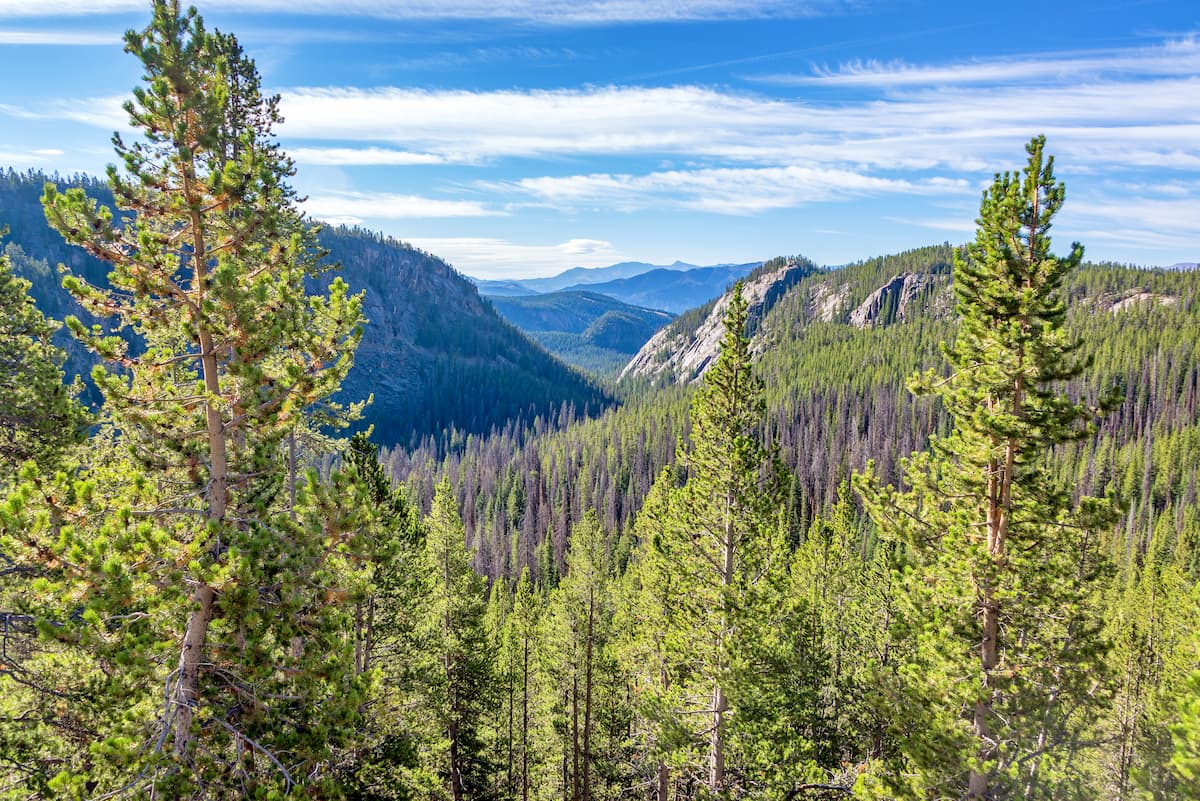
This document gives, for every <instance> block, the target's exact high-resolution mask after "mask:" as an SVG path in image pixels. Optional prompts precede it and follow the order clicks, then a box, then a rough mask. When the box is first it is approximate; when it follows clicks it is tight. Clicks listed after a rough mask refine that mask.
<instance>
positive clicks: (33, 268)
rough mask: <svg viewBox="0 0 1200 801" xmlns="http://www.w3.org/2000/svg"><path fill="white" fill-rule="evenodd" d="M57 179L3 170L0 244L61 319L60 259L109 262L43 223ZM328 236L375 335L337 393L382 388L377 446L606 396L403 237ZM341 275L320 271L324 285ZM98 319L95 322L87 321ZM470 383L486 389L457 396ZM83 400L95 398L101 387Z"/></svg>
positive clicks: (72, 348) (64, 309) (64, 340)
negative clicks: (48, 190) (45, 202)
mask: <svg viewBox="0 0 1200 801" xmlns="http://www.w3.org/2000/svg"><path fill="white" fill-rule="evenodd" d="M47 180H50V176H45V175H43V174H41V173H37V172H29V173H18V172H15V171H14V170H12V169H11V168H10V169H8V170H7V171H6V172H2V173H0V220H4V221H5V224H7V225H8V226H9V229H10V233H9V235H8V237H6V238H5V240H4V242H5V245H6V250H7V252H8V255H9V258H10V260H11V261H12V263H13V268H14V270H15V271H16V273H17V274H18V275H21V276H23V277H25V278H26V279H28V280H29V281H30V282H31V283H32V285H33V286H32V288H31V293H32V294H33V297H34V298H35V299H36V300H37V302H38V305H39V307H41V308H42V309H43V311H44V312H45V313H46V314H47V315H48V316H49V317H52V318H54V319H58V320H62V319H63V318H65V317H66V316H67V315H69V314H79V313H80V310H79V308H78V306H77V305H76V304H75V303H74V301H73V300H72V299H71V297H70V295H69V294H68V293H67V292H66V291H65V290H64V289H63V288H62V286H61V285H60V282H61V277H60V276H59V275H58V271H57V266H58V265H59V264H65V265H66V266H67V267H68V268H69V269H70V271H71V273H72V274H74V275H78V276H80V277H82V278H85V279H86V280H88V281H89V282H91V283H93V284H96V285H104V284H105V283H106V281H107V275H108V269H109V268H108V267H107V266H105V265H104V264H102V263H101V262H99V261H98V260H96V259H95V258H92V257H90V256H88V255H87V254H86V253H85V252H84V251H82V250H80V249H79V248H71V247H68V246H67V245H66V243H65V242H64V241H63V238H62V236H60V235H59V234H58V233H57V232H55V231H53V230H52V229H51V228H50V227H49V226H47V225H46V219H45V215H44V214H43V212H42V207H41V203H40V198H41V194H42V187H43V186H44V184H45V183H46V181H47ZM55 183H57V185H59V186H60V187H61V188H64V189H65V188H66V187H68V186H78V187H82V188H83V189H85V191H87V192H88V194H89V195H90V196H92V197H96V198H97V199H98V200H99V201H100V202H101V203H105V202H107V203H111V194H110V193H109V192H108V190H107V188H106V187H105V186H104V185H103V184H102V183H100V182H97V181H96V180H95V179H92V178H89V177H87V176H72V177H70V178H67V179H58V178H55ZM320 244H321V246H322V247H323V248H325V249H326V250H328V251H329V255H328V257H327V258H326V259H325V263H326V264H338V265H340V269H339V270H337V271H336V275H340V276H341V277H342V278H343V279H344V280H345V281H346V282H347V283H348V284H349V285H350V287H351V288H352V289H353V290H354V291H356V292H357V291H365V293H366V296H365V299H364V310H365V314H366V316H367V323H366V325H367V327H368V329H369V330H370V331H371V332H372V333H371V335H370V336H368V337H366V338H365V340H364V343H363V346H362V347H361V348H360V349H359V351H358V356H357V359H356V364H355V367H354V368H353V369H352V370H351V371H350V374H349V375H348V376H347V379H346V381H345V383H344V385H343V388H342V392H341V393H340V394H339V396H338V398H339V400H342V401H345V402H353V401H357V400H363V399H366V398H367V397H368V396H371V395H374V402H373V403H372V404H371V405H370V406H368V407H367V408H366V409H365V411H364V421H365V422H366V423H369V424H371V425H374V426H375V430H376V436H377V438H378V440H379V441H380V442H384V443H388V444H400V445H409V444H415V443H417V442H419V441H420V439H421V438H422V437H426V436H430V435H435V436H440V435H441V434H442V433H443V432H445V431H449V430H451V429H453V430H456V431H460V432H467V433H477V434H478V433H486V432H488V431H490V430H491V429H492V428H493V427H497V426H503V425H504V424H505V423H506V422H507V421H509V420H512V419H525V420H532V418H533V417H535V416H537V415H542V416H554V415H557V414H558V413H559V412H560V410H561V409H562V408H563V407H564V406H566V407H569V408H570V409H572V410H573V412H572V413H573V414H580V415H582V414H585V413H595V412H597V411H599V410H600V409H603V408H604V407H605V406H606V405H607V404H608V403H609V399H608V398H607V396H606V395H605V393H604V392H603V391H602V390H600V389H599V388H598V387H597V386H595V385H594V384H593V383H592V382H591V381H589V380H588V379H587V378H585V377H584V376H583V375H581V374H580V373H578V372H577V371H574V370H571V369H570V368H568V367H567V366H566V365H564V364H562V363H561V362H558V361H556V360H554V359H553V358H550V357H549V356H548V355H547V354H546V352H545V351H543V350H542V349H540V348H538V347H536V346H535V345H533V344H532V343H530V342H529V341H528V340H527V339H526V338H525V337H524V336H522V335H521V333H520V332H519V331H517V330H516V329H515V328H513V326H511V325H510V324H508V323H506V322H505V321H504V320H502V319H501V318H500V317H498V316H497V315H496V313H495V311H494V310H493V308H492V307H491V306H490V305H489V304H488V303H487V302H485V301H484V300H482V299H481V298H480V297H479V294H478V292H476V290H475V288H474V287H473V286H472V285H471V283H470V282H469V281H468V280H467V279H465V278H464V277H463V276H461V275H460V274H459V273H457V272H456V271H455V270H454V269H453V268H451V267H450V266H449V265H448V264H446V263H445V262H443V261H442V260H441V259H439V258H437V257H436V256H434V255H432V254H429V253H425V252H423V251H420V250H417V249H416V248H413V247H412V246H410V245H407V244H405V243H403V242H398V241H396V240H394V239H389V238H386V237H382V236H379V235H376V234H371V233H368V232H364V231H357V230H351V229H347V228H341V227H339V228H326V229H324V230H322V231H321V233H320ZM332 276H333V274H331V273H325V274H324V277H323V278H322V277H318V278H312V279H310V280H309V285H310V287H312V288H314V289H315V288H320V287H323V286H325V285H326V284H327V283H328V280H329V279H330V278H332ZM89 322H90V321H89ZM57 342H58V343H59V344H60V346H63V347H65V348H66V349H67V352H68V354H69V357H68V360H67V365H66V371H67V373H68V375H74V374H80V375H83V376H84V377H85V378H86V377H87V376H88V375H89V373H90V371H91V367H92V365H93V364H94V363H95V361H94V359H93V358H92V357H90V356H89V355H88V354H87V353H86V351H85V349H83V348H82V347H80V346H79V345H78V344H77V343H76V342H74V340H72V339H71V338H70V337H68V336H67V335H66V332H65V331H64V332H61V333H60V334H59V336H58V338H57ZM463 386H473V387H477V388H479V391H477V392H472V393H463V392H459V391H458V389H459V388H460V387H463ZM87 397H88V399H89V400H91V401H92V402H93V403H94V402H95V401H97V400H98V396H97V395H96V394H95V391H94V389H90V390H89V392H88V394H87Z"/></svg>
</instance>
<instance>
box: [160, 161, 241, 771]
mask: <svg viewBox="0 0 1200 801" xmlns="http://www.w3.org/2000/svg"><path fill="white" fill-rule="evenodd" d="M192 181H193V178H192V173H191V167H190V165H188V166H187V167H185V168H184V170H183V182H184V195H185V197H186V198H187V200H188V203H189V204H190V205H191V208H192V212H191V234H192V271H193V281H194V286H193V287H192V290H193V292H194V293H195V295H196V300H195V305H196V308H197V309H199V307H200V306H201V304H202V303H203V300H204V295H205V290H206V288H207V282H208V270H207V265H206V263H205V259H206V258H207V253H208V252H207V250H206V248H205V242H204V225H203V220H202V219H201V217H200V205H199V202H198V200H197V199H196V198H194V197H193V188H192ZM193 319H194V321H195V323H196V326H197V329H196V343H197V344H198V345H199V347H200V367H201V371H202V373H203V378H204V391H205V393H206V395H207V396H208V397H207V398H206V399H205V402H204V417H205V425H206V428H207V433H208V451H209V460H210V465H211V473H210V474H209V481H208V488H207V492H206V495H207V502H208V515H207V517H208V522H209V523H210V524H212V525H214V526H216V527H217V528H218V537H219V536H220V534H219V527H220V525H221V524H222V523H224V520H225V510H226V507H227V505H228V503H229V488H228V476H229V467H228V464H227V454H226V442H225V436H226V432H225V426H224V422H223V421H222V419H221V412H220V409H218V408H217V406H216V404H215V402H214V398H216V397H219V396H220V393H221V382H220V368H219V366H218V365H217V358H216V354H215V353H214V352H213V341H212V334H211V333H210V332H209V331H208V329H207V328H205V326H204V321H203V319H202V318H201V317H199V312H198V311H197V313H196V316H195V317H194V318H193ZM220 549H221V546H220V540H218V542H217V543H216V544H215V545H214V549H213V553H212V558H213V559H214V560H215V559H217V558H219V557H220ZM216 596H217V593H216V590H214V589H213V588H212V587H209V586H207V585H205V584H200V585H198V586H197V587H196V589H195V590H194V591H193V592H192V602H193V603H194V604H195V608H194V609H192V611H191V613H190V614H189V615H188V620H187V625H186V627H185V629H184V634H183V643H182V646H181V649H180V654H179V668H178V673H179V676H178V679H177V683H176V690H175V694H174V698H173V702H174V703H175V710H174V712H175V734H174V746H175V748H174V751H175V756H176V758H178V759H180V760H182V759H183V758H184V756H185V755H186V754H187V752H188V750H189V749H190V747H191V741H192V718H193V715H194V711H195V709H196V707H197V705H198V704H199V702H200V665H201V663H202V660H203V656H204V646H205V642H206V641H207V639H208V625H209V623H211V622H212V618H213V613H214V607H215V603H216Z"/></svg>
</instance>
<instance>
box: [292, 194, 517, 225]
mask: <svg viewBox="0 0 1200 801" xmlns="http://www.w3.org/2000/svg"><path fill="white" fill-rule="evenodd" d="M303 208H304V211H305V212H307V213H308V214H310V215H311V216H313V217H316V218H317V219H320V220H327V221H333V222H347V223H350V224H357V223H359V222H362V221H363V220H372V219H373V220H408V219H425V218H440V217H496V216H502V215H503V214H504V212H501V211H494V210H492V209H488V208H486V207H485V206H483V205H482V204H480V203H477V202H475V201H471V200H437V199H434V198H427V197H418V196H416V195H396V194H391V193H388V192H329V193H326V194H319V195H313V196H311V197H309V198H308V200H306V201H305V203H304V206H303Z"/></svg>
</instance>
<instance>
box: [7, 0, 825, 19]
mask: <svg viewBox="0 0 1200 801" xmlns="http://www.w3.org/2000/svg"><path fill="white" fill-rule="evenodd" d="M145 6H146V3H145V2H144V1H143V0H38V2H36V3H31V2H29V0H0V18H3V17H49V16H64V15H69V16H82V15H90V14H111V13H119V12H143V11H145ZM204 6H205V8H206V9H222V10H233V11H247V12H282V11H286V12H290V13H299V14H358V15H363V16H370V17H377V18H386V19H499V20H523V21H535V22H543V23H550V24H585V25H591V24H606V23H620V22H650V21H691V20H720V19H746V18H751V19H762V18H779V17H787V18H795V17H807V16H813V15H817V14H822V13H828V12H831V11H837V10H840V9H841V8H842V7H843V6H844V3H842V2H838V1H837V0H691V1H690V2H687V3H680V2H678V1H677V0H498V2H488V0H208V2H206V3H205V4H204Z"/></svg>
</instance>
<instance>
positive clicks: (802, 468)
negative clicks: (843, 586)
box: [389, 245, 1200, 577]
mask: <svg viewBox="0 0 1200 801" xmlns="http://www.w3.org/2000/svg"><path fill="white" fill-rule="evenodd" d="M951 253H952V250H951V248H950V246H949V245H939V246H933V247H927V248H921V249H918V250H914V251H910V252H907V253H903V254H898V255H893V256H887V257H882V258H878V259H870V260H866V261H863V262H859V263H857V264H853V265H849V266H847V267H844V268H839V269H837V270H817V271H813V272H812V273H810V274H808V275H806V276H804V277H802V278H801V279H800V280H799V281H798V282H796V283H794V284H793V285H792V286H791V288H790V289H788V290H786V291H785V292H784V293H783V295H782V296H781V297H779V298H778V299H777V300H776V301H775V303H774V305H772V306H771V307H770V309H769V310H768V311H767V312H766V313H765V315H763V316H762V317H761V318H760V319H759V320H758V322H757V323H756V325H755V327H754V335H753V340H752V347H753V349H754V351H755V352H756V353H757V354H758V363H757V365H756V368H755V372H756V373H757V374H758V375H759V376H760V377H762V378H763V380H764V382H765V384H766V395H767V405H768V422H767V430H768V433H769V434H770V436H771V437H772V438H773V439H775V440H776V441H777V442H778V443H779V446H780V455H781V456H782V457H783V459H784V461H785V462H786V463H787V465H788V467H789V468H790V469H791V470H792V472H793V475H794V481H793V485H792V499H791V501H790V509H789V525H790V526H791V527H792V532H793V535H794V536H801V535H802V534H803V532H804V531H805V528H806V526H807V524H808V521H811V520H812V518H813V516H814V515H815V514H818V513H821V512H822V511H824V510H827V509H828V508H829V507H830V505H831V504H832V503H833V502H834V500H835V499H836V497H837V493H838V487H839V485H840V484H841V483H842V482H843V481H845V480H846V479H847V478H848V477H849V475H850V473H851V472H852V471H854V470H859V469H862V468H863V467H864V466H865V465H866V462H867V460H868V459H874V460H875V463H876V469H877V471H878V473H879V474H880V475H881V476H882V477H883V479H884V480H885V481H895V480H896V479H897V477H898V472H897V470H898V465H899V461H900V459H901V458H903V457H905V456H907V455H908V454H910V453H912V452H913V451H914V450H918V449H922V448H924V447H925V446H926V444H927V442H928V437H929V435H930V434H931V433H935V432H938V431H940V430H944V426H945V418H944V416H943V414H942V412H941V409H940V408H939V407H938V406H937V404H936V403H934V402H933V401H931V400H929V399H924V398H917V397H914V396H913V395H911V394H910V393H909V392H908V390H907V388H906V382H907V379H908V378H909V377H910V376H911V375H912V374H913V372H914V371H918V370H925V369H928V368H938V367H939V366H941V365H942V364H943V360H942V356H941V353H940V349H939V345H940V343H942V342H948V341H950V340H951V339H952V338H953V336H954V321H953V318H952V316H951V315H950V314H949V311H950V308H951V307H950V305H949V304H950V301H951V297H952V296H951V294H950V293H949V291H948V289H949V285H948V281H949V273H948V266H949V263H950V258H951ZM777 262H778V263H780V264H782V263H785V262H786V260H784V259H780V260H777ZM909 275H913V276H919V277H920V283H921V285H922V286H924V287H927V289H924V290H922V291H921V292H920V293H918V294H917V295H915V296H914V297H913V298H910V300H909V301H908V302H907V303H906V304H905V306H904V310H903V314H901V313H900V303H899V300H900V299H901V298H902V297H903V295H904V293H903V291H902V290H903V287H904V284H905V278H904V277H905V276H909ZM897 276H900V277H901V278H900V281H899V282H898V286H899V290H900V291H898V292H897V291H884V292H883V293H879V290H880V289H882V288H885V287H888V286H891V285H893V284H895V283H896V281H895V279H896V277H897ZM917 283H918V282H917V281H916V280H915V279H914V280H910V281H908V284H909V286H910V288H911V287H913V286H914V285H915V284H917ZM877 293H879V294H877ZM1065 294H1066V295H1067V297H1068V300H1069V303H1070V314H1069V323H1068V325H1069V328H1070V330H1071V332H1072V333H1074V334H1076V335H1079V336H1081V337H1082V338H1083V350H1082V353H1081V355H1084V356H1091V357H1094V358H1095V365H1094V367H1093V368H1091V369H1090V370H1089V371H1088V373H1087V374H1086V376H1084V377H1083V378H1081V379H1078V380H1076V381H1075V382H1073V383H1072V384H1071V386H1070V387H1069V389H1070V391H1072V392H1078V393H1080V394H1086V395H1088V396H1094V395H1095V394H1096V393H1097V392H1098V391H1099V389H1100V388H1103V387H1107V386H1109V385H1111V384H1113V383H1114V382H1117V383H1120V384H1123V385H1124V387H1125V392H1126V395H1125V401H1124V403H1123V404H1122V405H1121V406H1120V408H1119V409H1117V410H1116V411H1114V412H1113V413H1112V414H1110V415H1108V416H1107V417H1105V418H1104V420H1103V421H1102V423H1101V426H1100V430H1099V431H1098V432H1097V435H1096V436H1095V437H1094V438H1093V439H1090V440H1088V441H1086V442H1083V443H1078V444H1076V445H1073V446H1071V449H1072V451H1073V452H1072V453H1071V458H1070V459H1067V460H1063V461H1062V469H1063V470H1064V471H1066V470H1078V474H1077V475H1076V474H1072V475H1070V477H1069V478H1070V481H1071V482H1072V484H1073V485H1074V486H1077V487H1078V488H1079V491H1081V492H1093V493H1094V492H1103V491H1104V490H1105V488H1106V486H1108V485H1109V484H1111V486H1112V487H1113V488H1115V489H1116V490H1117V491H1118V493H1120V494H1122V497H1129V498H1132V497H1135V496H1137V495H1145V496H1146V498H1147V500H1146V501H1144V503H1146V504H1150V505H1152V507H1153V510H1154V513H1155V514H1163V515H1165V514H1166V512H1165V511H1163V510H1176V511H1178V510H1179V509H1180V508H1181V507H1178V506H1177V504H1179V503H1183V502H1186V503H1192V501H1191V500H1188V499H1194V498H1195V494H1196V488H1197V487H1198V486H1200V483H1197V479H1198V477H1200V473H1198V472H1197V467H1196V466H1195V465H1194V464H1189V465H1187V466H1186V468H1180V467H1179V466H1178V465H1176V464H1175V463H1174V462H1172V461H1170V460H1172V459H1176V457H1179V458H1183V456H1184V455H1186V453H1187V452H1188V451H1186V448H1187V447H1190V446H1187V445H1186V443H1187V442H1191V441H1194V440H1196V441H1200V337H1198V336H1197V334H1196V332H1197V331H1200V273H1196V272H1173V271H1167V270H1140V269H1135V268H1128V267H1122V266H1118V265H1095V264H1091V265H1085V266H1084V267H1082V268H1081V269H1079V270H1078V271H1077V272H1076V273H1075V274H1073V275H1072V276H1071V278H1070V281H1069V284H1068V286H1067V288H1066V292H1065ZM890 296H894V298H895V303H893V302H892V301H890V300H886V298H888V297H890ZM831 298H832V300H831ZM859 310H862V313H861V314H860V315H856V317H857V318H861V319H860V322H861V323H862V325H861V327H860V326H859V325H855V324H854V323H853V322H852V321H851V319H850V317H851V315H852V314H854V313H855V312H857V311H859ZM711 312H712V306H711V305H710V306H707V307H705V308H703V309H700V310H693V311H692V312H689V313H687V314H685V315H681V316H680V318H679V319H678V320H677V321H676V322H675V323H673V324H672V325H671V326H670V327H669V328H668V329H666V330H668V331H670V330H675V331H676V332H691V333H688V335H687V336H686V337H684V339H685V340H686V342H685V343H684V344H683V345H682V346H681V349H680V350H679V351H674V350H665V351H663V354H664V355H663V357H662V358H663V359H664V360H665V361H668V362H669V361H672V360H678V358H679V355H680V354H682V353H684V352H685V351H687V350H688V347H689V345H688V344H687V343H692V342H695V341H697V340H699V339H702V337H696V336H694V332H695V331H697V330H698V329H699V328H700V327H701V324H702V323H703V322H704V321H705V320H706V319H707V318H708V317H710V316H711ZM667 375H668V374H667V373H665V372H664V373H663V380H661V381H659V382H636V381H635V382H632V384H633V386H631V388H630V389H631V390H632V395H631V397H630V399H629V400H628V401H627V402H626V403H625V404H624V405H622V406H620V407H619V408H614V409H612V410H610V411H608V412H607V413H605V414H604V415H602V416H600V417H599V418H598V419H592V420H587V421H580V422H578V423H576V424H573V425H571V426H569V427H567V428H566V429H565V430H563V431H557V432H549V433H544V432H536V431H531V430H524V431H522V430H520V429H516V428H510V429H508V430H506V431H503V432H500V433H498V434H497V435H495V436H493V437H487V438H482V439H478V440H474V441H472V442H471V443H469V444H468V446H467V447H465V448H462V449H460V450H458V451H456V452H454V453H451V454H450V455H449V456H448V457H446V458H445V460H442V461H441V463H440V467H439V468H437V469H434V470H430V465H431V464H438V462H439V459H440V457H439V456H438V455H437V454H434V453H431V452H427V451H424V450H418V451H415V452H400V451H392V452H391V453H390V454H389V458H390V464H391V468H392V470H393V473H394V475H395V476H396V477H397V478H399V479H401V480H404V481H408V482H410V483H412V484H413V485H414V486H415V488H416V493H417V494H416V497H418V498H421V499H425V498H428V497H431V495H432V487H433V483H434V482H435V481H436V480H437V479H438V478H439V477H441V476H443V475H445V476H449V477H451V480H452V481H453V482H454V483H455V485H456V489H457V491H458V495H459V500H460V502H462V503H463V508H464V513H465V517H466V519H467V520H468V521H469V522H468V524H467V525H468V531H469V536H470V537H471V538H472V540H473V541H475V542H477V543H480V551H479V556H478V562H477V565H478V567H479V568H480V569H481V570H484V571H486V572H488V573H489V574H490V575H500V574H506V575H509V576H514V577H515V576H517V575H519V574H520V570H521V568H522V567H524V566H529V567H530V568H531V569H532V570H534V571H535V572H536V570H537V564H538V563H537V561H536V559H534V554H535V553H538V552H539V549H542V548H544V547H545V537H546V535H547V525H548V521H549V527H550V528H549V535H550V536H551V538H552V541H551V542H550V544H549V548H550V550H551V552H553V553H554V554H555V555H556V557H557V558H559V559H560V560H561V559H562V557H563V555H564V554H565V552H566V547H567V546H566V543H567V536H568V533H569V531H570V529H571V526H572V525H573V523H575V522H576V521H577V520H578V519H579V516H580V515H581V514H582V513H583V511H584V510H586V509H587V508H589V507H595V508H596V509H597V511H598V512H599V513H600V515H601V518H602V521H603V522H604V524H605V526H606V527H608V529H609V530H610V531H612V532H613V534H614V536H615V537H617V538H620V537H621V536H622V534H623V533H625V532H627V531H628V526H629V524H630V522H631V521H632V519H633V517H634V515H635V514H636V513H637V511H638V509H639V508H640V507H641V504H642V501H643V500H644V498H645V493H646V492H647V491H648V490H649V487H650V485H651V483H652V482H653V481H654V479H655V477H656V476H657V475H658V473H659V471H660V470H661V469H662V467H663V466H664V465H666V464H669V463H670V462H671V461H672V459H673V458H674V456H675V449H676V447H677V444H678V442H679V441H680V437H681V436H682V437H684V439H685V440H686V431H687V407H688V400H689V397H690V394H691V391H692V388H693V386H694V385H693V384H691V383H688V381H690V379H689V378H687V376H688V375H690V371H685V372H684V373H683V374H682V375H680V376H676V375H675V374H674V373H671V374H670V378H669V380H668V379H667ZM645 383H650V384H655V385H653V386H645V385H644V384H645ZM639 384H641V386H640V387H639ZM681 432H682V433H681ZM1160 447H1162V448H1165V449H1167V451H1166V453H1167V456H1164V457H1163V459H1162V460H1161V469H1160V467H1159V466H1157V465H1153V466H1152V465H1151V463H1150V462H1148V461H1146V460H1147V459H1149V458H1150V456H1149V454H1150V453H1151V450H1152V449H1157V448H1160ZM1175 448H1184V450H1180V451H1178V452H1176V451H1175V450H1173V449H1175ZM1143 456H1144V457H1145V458H1143ZM1130 460H1132V464H1133V466H1132V467H1131V466H1129V464H1128V463H1129V462H1130ZM1150 470H1153V471H1154V472H1153V473H1150V472H1146V471H1150ZM1141 482H1150V483H1149V484H1147V485H1146V486H1147V487H1149V489H1146V488H1144V487H1143V486H1142V483H1141ZM1147 493H1151V494H1152V495H1153V498H1151V497H1150V495H1147ZM1150 508H1151V507H1150V506H1141V507H1137V511H1136V514H1135V513H1134V511H1131V514H1130V517H1129V519H1128V521H1127V522H1126V524H1125V525H1123V526H1122V529H1121V531H1120V535H1121V536H1127V537H1130V538H1137V537H1148V536H1149V531H1150V529H1149V528H1148V526H1149V525H1150V523H1149V521H1150V520H1151V513H1150V511H1148V510H1149V509H1150ZM514 510H515V511H516V513H515V514H514V513H513V512H514ZM1179 514H1182V512H1179ZM1164 519H1165V518H1164ZM1178 519H1180V520H1182V519H1183V518H1182V517H1180V518H1178ZM1189 525H1194V526H1200V521H1194V523H1192V524H1189ZM1196 531H1198V532H1200V528H1196ZM1198 536H1200V534H1198ZM514 542H515V543H516V544H515V545H514ZM560 564H561V562H560Z"/></svg>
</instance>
